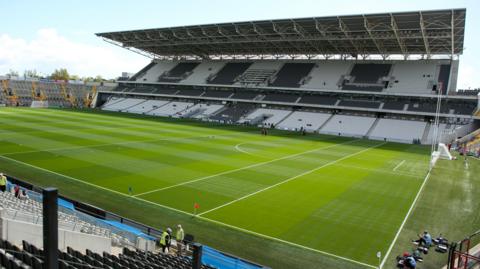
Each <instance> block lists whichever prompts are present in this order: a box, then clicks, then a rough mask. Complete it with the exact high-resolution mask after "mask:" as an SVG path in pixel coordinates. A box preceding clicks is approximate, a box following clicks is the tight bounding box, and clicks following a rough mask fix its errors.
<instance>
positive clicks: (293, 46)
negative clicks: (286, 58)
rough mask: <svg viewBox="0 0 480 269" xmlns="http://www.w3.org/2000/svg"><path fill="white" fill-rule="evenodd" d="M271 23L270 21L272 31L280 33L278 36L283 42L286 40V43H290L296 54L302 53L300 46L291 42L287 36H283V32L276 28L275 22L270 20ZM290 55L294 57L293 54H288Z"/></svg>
mask: <svg viewBox="0 0 480 269" xmlns="http://www.w3.org/2000/svg"><path fill="white" fill-rule="evenodd" d="M271 23H272V26H273V31H274V32H275V33H277V34H278V35H280V36H281V37H282V38H283V41H284V42H287V43H288V44H290V46H291V47H292V48H294V49H295V50H296V51H297V53H298V54H300V55H301V54H304V52H303V51H302V49H301V48H299V47H298V46H296V45H295V44H293V43H292V42H291V41H290V40H289V39H288V38H287V37H285V33H283V32H282V31H281V30H280V29H278V27H277V24H276V23H274V22H273V21H272V22H271ZM272 44H273V43H272ZM290 57H291V58H294V56H293V55H290Z"/></svg>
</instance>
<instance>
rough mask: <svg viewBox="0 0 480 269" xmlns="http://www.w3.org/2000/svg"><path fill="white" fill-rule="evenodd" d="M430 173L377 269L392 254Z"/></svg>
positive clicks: (426, 177) (428, 175) (427, 176)
mask: <svg viewBox="0 0 480 269" xmlns="http://www.w3.org/2000/svg"><path fill="white" fill-rule="evenodd" d="M430 173H431V170H430V171H428V173H427V175H426V176H425V178H424V180H423V183H422V185H421V186H420V189H419V190H418V192H417V195H416V196H415V199H413V202H412V204H411V205H410V208H409V209H408V211H407V214H406V215H405V218H404V219H403V221H402V224H401V225H400V227H399V228H398V231H397V233H396V234H395V237H394V238H393V241H392V243H391V244H390V246H389V247H388V250H387V252H386V253H385V256H384V257H383V260H382V262H381V263H380V267H379V268H380V269H381V268H383V266H384V265H385V262H386V261H387V258H388V256H389V255H390V253H391V252H392V249H393V246H394V245H395V243H396V242H397V240H398V237H399V236H400V233H401V232H402V230H403V227H404V226H405V223H407V220H408V218H409V217H410V215H411V213H412V211H413V209H414V208H415V205H416V204H417V200H418V198H419V197H420V194H421V193H422V191H423V188H424V187H425V185H426V184H427V181H428V179H429V178H430Z"/></svg>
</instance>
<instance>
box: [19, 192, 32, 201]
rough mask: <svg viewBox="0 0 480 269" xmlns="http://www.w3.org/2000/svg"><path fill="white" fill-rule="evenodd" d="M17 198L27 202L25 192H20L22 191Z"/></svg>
mask: <svg viewBox="0 0 480 269" xmlns="http://www.w3.org/2000/svg"><path fill="white" fill-rule="evenodd" d="M18 198H19V199H20V200H28V198H29V197H28V194H27V191H25V190H22V191H21V192H20V197H18Z"/></svg>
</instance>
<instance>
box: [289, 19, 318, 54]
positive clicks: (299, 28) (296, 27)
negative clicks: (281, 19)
mask: <svg viewBox="0 0 480 269" xmlns="http://www.w3.org/2000/svg"><path fill="white" fill-rule="evenodd" d="M291 21H292V24H293V31H295V32H296V33H297V34H298V35H299V36H301V37H302V38H303V39H304V40H306V41H307V43H308V45H309V46H310V47H311V48H312V50H313V51H316V52H317V54H322V55H325V53H324V52H323V51H321V50H320V49H319V48H318V47H317V46H316V45H315V43H313V42H312V41H311V40H310V39H307V38H305V37H306V35H305V32H306V31H305V30H304V29H303V27H302V26H301V25H300V24H298V23H297V22H295V20H291ZM309 54H310V53H309ZM306 56H307V57H308V58H311V56H310V55H306Z"/></svg>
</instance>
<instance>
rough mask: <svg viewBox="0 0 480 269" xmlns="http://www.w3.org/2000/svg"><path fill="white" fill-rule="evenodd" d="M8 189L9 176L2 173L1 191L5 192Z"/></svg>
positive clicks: (0, 179) (0, 178)
mask: <svg viewBox="0 0 480 269" xmlns="http://www.w3.org/2000/svg"><path fill="white" fill-rule="evenodd" d="M6 190H7V177H6V176H5V175H4V174H3V173H0V191H1V192H5V191H6Z"/></svg>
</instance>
